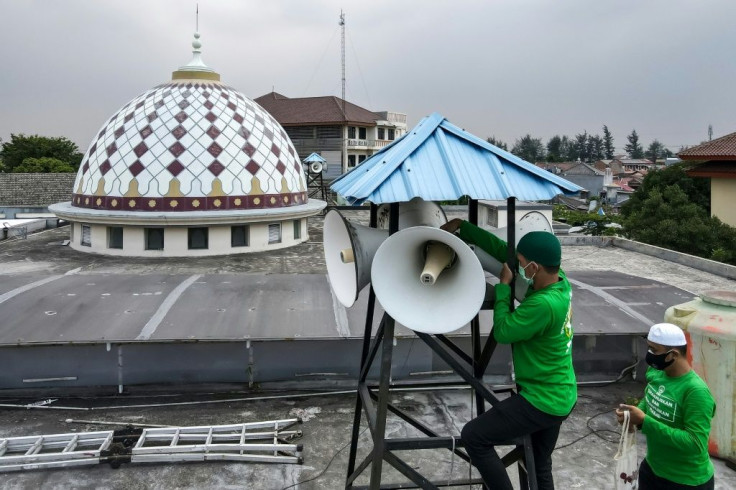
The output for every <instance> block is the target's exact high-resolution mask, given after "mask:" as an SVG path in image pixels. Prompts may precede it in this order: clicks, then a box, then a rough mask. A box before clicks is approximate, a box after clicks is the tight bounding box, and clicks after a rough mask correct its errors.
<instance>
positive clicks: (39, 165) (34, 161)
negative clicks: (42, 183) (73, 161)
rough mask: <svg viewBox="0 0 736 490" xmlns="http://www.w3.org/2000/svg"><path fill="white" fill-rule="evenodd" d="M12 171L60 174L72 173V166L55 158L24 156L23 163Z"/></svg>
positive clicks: (73, 170)
mask: <svg viewBox="0 0 736 490" xmlns="http://www.w3.org/2000/svg"><path fill="white" fill-rule="evenodd" d="M13 172H14V173H25V174H61V173H74V172H76V170H75V169H74V167H72V166H71V165H69V164H68V163H66V162H62V161H61V160H59V159H57V158H49V157H42V158H26V159H25V160H23V163H21V164H20V165H18V166H17V167H15V168H14V169H13Z"/></svg>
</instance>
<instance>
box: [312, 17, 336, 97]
mask: <svg viewBox="0 0 736 490" xmlns="http://www.w3.org/2000/svg"><path fill="white" fill-rule="evenodd" d="M339 30H340V28H339V27H338V28H336V29H335V30H334V31H333V32H332V36H331V37H330V40H329V41H327V46H325V50H324V51H323V52H322V56H321V57H320V58H319V61H318V62H317V66H315V67H314V72H312V76H311V77H309V81H308V82H307V88H305V89H304V95H303V96H304V97H306V95H307V91H308V90H309V86H310V85H312V80H313V79H314V76H315V75H316V74H317V71H318V70H319V67H320V66H322V61H323V60H324V59H325V55H326V54H327V50H328V49H329V48H330V45H331V44H332V40H333V39H334V38H335V34H337V31H339Z"/></svg>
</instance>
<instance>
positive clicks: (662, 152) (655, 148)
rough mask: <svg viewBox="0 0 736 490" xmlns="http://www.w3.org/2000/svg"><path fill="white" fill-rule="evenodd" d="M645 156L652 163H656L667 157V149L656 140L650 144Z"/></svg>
mask: <svg viewBox="0 0 736 490" xmlns="http://www.w3.org/2000/svg"><path fill="white" fill-rule="evenodd" d="M644 156H646V157H647V158H648V159H650V160H651V161H653V162H656V161H657V159H658V158H666V157H667V148H665V147H664V145H663V144H662V143H660V142H659V140H657V139H655V140H654V141H652V142H651V143H650V144H649V147H648V148H647V151H646V152H645V153H644Z"/></svg>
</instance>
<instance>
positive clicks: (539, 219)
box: [470, 211, 554, 301]
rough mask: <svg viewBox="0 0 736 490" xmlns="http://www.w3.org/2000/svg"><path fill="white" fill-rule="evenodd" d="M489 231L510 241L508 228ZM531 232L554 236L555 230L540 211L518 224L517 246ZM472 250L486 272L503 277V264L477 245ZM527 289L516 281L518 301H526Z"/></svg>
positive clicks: (527, 287)
mask: <svg viewBox="0 0 736 490" xmlns="http://www.w3.org/2000/svg"><path fill="white" fill-rule="evenodd" d="M489 231H490V233H492V234H494V235H495V236H497V237H498V238H500V239H501V240H503V241H507V239H508V238H507V237H508V227H504V228H498V229H497V230H492V231H491V230H489ZM531 231H546V232H548V233H553V234H554V229H553V228H552V225H551V224H550V222H549V220H548V219H547V218H546V217H545V216H544V215H543V214H542V213H540V212H538V211H531V212H529V213H527V214H525V215H524V216H522V218H521V219H520V220H519V222H518V223H516V244H517V245H518V244H519V240H521V237H523V236H524V235H526V234H527V233H529V232H531ZM470 248H471V249H472V250H473V252H475V255H476V256H477V257H478V260H479V261H480V264H481V266H482V267H483V270H484V271H486V272H488V273H490V274H492V275H494V276H496V277H500V276H501V270H502V269H503V263H501V262H499V261H498V260H496V259H495V258H494V257H492V256H491V255H490V254H488V253H487V252H485V251H484V250H482V249H481V248H480V247H478V246H477V245H470ZM527 289H529V285H528V284H527V283H526V282H524V281H521V280H517V281H516V286H515V289H514V297H515V298H516V299H517V301H521V300H523V299H524V297H525V296H526V291H527Z"/></svg>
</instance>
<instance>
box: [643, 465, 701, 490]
mask: <svg viewBox="0 0 736 490" xmlns="http://www.w3.org/2000/svg"><path fill="white" fill-rule="evenodd" d="M714 487H715V478H714V477H710V480H708V481H707V482H705V483H703V484H702V485H694V486H693V485H682V484H680V483H674V482H671V481H670V480H665V479H664V478H660V477H658V476H657V475H655V474H654V472H653V471H652V467H651V466H649V463H647V460H646V458H644V459H643V460H642V461H641V464H640V465H639V490H713V488H714Z"/></svg>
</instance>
